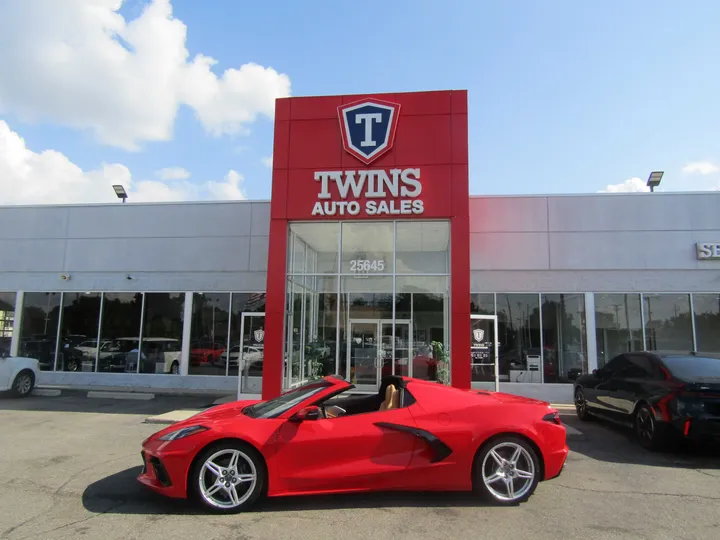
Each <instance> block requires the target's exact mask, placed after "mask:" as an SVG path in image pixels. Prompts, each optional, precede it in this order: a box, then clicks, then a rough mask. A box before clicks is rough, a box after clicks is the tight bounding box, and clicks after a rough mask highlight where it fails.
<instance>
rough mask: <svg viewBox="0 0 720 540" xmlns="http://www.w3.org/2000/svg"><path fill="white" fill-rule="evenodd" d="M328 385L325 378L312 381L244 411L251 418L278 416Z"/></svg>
mask: <svg viewBox="0 0 720 540" xmlns="http://www.w3.org/2000/svg"><path fill="white" fill-rule="evenodd" d="M328 386H330V383H329V382H328V381H326V380H324V379H320V380H316V381H311V382H309V383H306V384H304V385H302V386H298V387H297V388H294V389H292V390H289V391H288V392H285V393H284V394H282V395H281V396H279V397H276V398H275V399H271V400H270V401H265V402H263V403H256V404H255V405H251V406H250V407H247V408H246V409H244V411H243V412H244V413H245V414H246V415H247V416H250V417H251V418H277V417H278V416H280V415H281V414H283V413H284V412H286V411H288V410H290V409H292V408H293V407H295V406H296V405H297V404H298V403H300V402H301V401H304V400H305V399H307V398H308V397H310V396H312V395H314V394H317V393H318V392H321V391H322V390H324V389H326V388H327V387H328Z"/></svg>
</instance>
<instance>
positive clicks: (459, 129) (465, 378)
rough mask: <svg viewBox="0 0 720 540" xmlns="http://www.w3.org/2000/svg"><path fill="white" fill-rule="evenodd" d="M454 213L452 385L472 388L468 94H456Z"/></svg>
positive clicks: (453, 167)
mask: <svg viewBox="0 0 720 540" xmlns="http://www.w3.org/2000/svg"><path fill="white" fill-rule="evenodd" d="M450 107H451V113H452V116H451V129H452V163H453V165H452V182H451V186H452V187H451V189H452V214H453V218H452V221H451V225H450V226H451V230H450V242H451V245H450V253H451V260H450V272H451V274H450V287H451V293H450V294H451V305H452V312H451V314H450V317H451V319H450V321H451V322H450V324H451V334H450V340H451V345H450V371H451V380H452V385H453V386H455V387H457V388H470V383H471V379H472V369H471V367H470V363H471V359H470V193H469V179H468V176H469V174H468V121H467V92H466V91H458V92H453V93H452V98H451V103H450Z"/></svg>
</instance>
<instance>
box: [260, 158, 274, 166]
mask: <svg viewBox="0 0 720 540" xmlns="http://www.w3.org/2000/svg"><path fill="white" fill-rule="evenodd" d="M262 164H263V165H265V166H266V167H267V168H268V169H272V165H273V158H272V156H269V157H264V158H262Z"/></svg>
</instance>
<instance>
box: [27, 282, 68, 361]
mask: <svg viewBox="0 0 720 540" xmlns="http://www.w3.org/2000/svg"><path fill="white" fill-rule="evenodd" d="M61 296H62V295H61V293H59V292H26V293H25V295H24V301H23V308H22V324H21V329H20V343H19V346H18V354H19V355H20V356H27V357H29V358H35V359H36V360H38V362H39V363H40V369H41V370H43V371H52V370H53V369H55V350H56V348H57V338H58V323H59V321H60V299H61ZM58 369H62V365H61V366H59V367H58Z"/></svg>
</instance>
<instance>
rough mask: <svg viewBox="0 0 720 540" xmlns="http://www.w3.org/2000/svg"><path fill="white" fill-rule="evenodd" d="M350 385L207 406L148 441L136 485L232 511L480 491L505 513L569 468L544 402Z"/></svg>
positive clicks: (417, 385)
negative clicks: (338, 496) (355, 496)
mask: <svg viewBox="0 0 720 540" xmlns="http://www.w3.org/2000/svg"><path fill="white" fill-rule="evenodd" d="M352 388H353V386H352V385H351V384H350V383H349V382H347V381H346V380H344V379H341V378H339V377H335V376H328V377H324V378H322V379H318V380H314V381H311V382H308V383H307V384H304V385H302V386H299V387H297V388H294V389H292V390H290V391H288V392H286V393H285V394H283V395H281V396H280V397H278V398H275V399H272V400H269V401H236V402H233V403H228V404H225V405H218V406H216V407H212V408H210V409H208V410H206V411H204V412H202V413H200V414H197V415H195V416H193V417H192V418H189V419H187V420H185V421H183V422H180V423H177V424H174V425H172V426H168V427H167V428H165V429H163V430H162V431H159V432H157V433H155V434H154V435H152V436H150V437H149V438H148V439H147V440H145V441H144V442H143V445H142V459H143V470H142V472H141V473H140V476H139V477H138V480H139V481H140V482H142V483H143V484H145V485H147V486H149V487H150V488H152V489H153V490H155V491H156V492H158V493H161V494H163V495H167V496H168V497H176V498H188V497H189V498H193V499H195V500H197V501H199V503H200V504H202V505H204V506H205V507H206V508H207V509H209V510H213V511H217V512H226V513H229V512H238V511H241V510H246V509H247V508H249V507H250V506H251V505H252V504H253V503H255V502H256V501H257V499H258V498H259V497H261V496H269V497H275V496H281V495H301V494H320V493H339V492H362V491H381V490H402V491H476V492H478V493H479V494H481V495H482V496H483V497H485V498H486V499H488V500H489V501H492V502H495V503H497V504H503V505H507V504H517V503H520V502H523V501H525V500H527V499H528V498H529V497H530V496H531V495H532V493H533V492H534V491H535V488H536V486H537V484H538V482H540V481H542V480H549V479H551V478H554V477H556V476H557V475H559V474H560V472H561V471H562V469H563V467H564V465H565V460H566V458H567V453H568V447H567V445H566V431H565V427H564V426H563V424H562V423H561V421H560V417H559V415H558V412H557V411H556V410H555V409H553V408H552V407H551V406H550V405H549V404H548V403H545V402H542V401H536V400H532V399H528V398H523V397H519V396H514V395H510V394H503V393H496V392H487V391H480V390H461V389H457V388H453V387H450V386H445V385H442V384H439V383H436V382H427V381H421V380H418V379H411V378H407V377H394V376H393V377H386V378H384V379H383V381H382V384H381V386H380V389H379V391H378V393H377V394H371V395H357V394H355V395H353V393H352Z"/></svg>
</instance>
